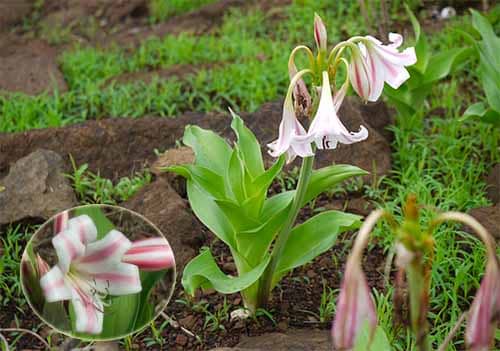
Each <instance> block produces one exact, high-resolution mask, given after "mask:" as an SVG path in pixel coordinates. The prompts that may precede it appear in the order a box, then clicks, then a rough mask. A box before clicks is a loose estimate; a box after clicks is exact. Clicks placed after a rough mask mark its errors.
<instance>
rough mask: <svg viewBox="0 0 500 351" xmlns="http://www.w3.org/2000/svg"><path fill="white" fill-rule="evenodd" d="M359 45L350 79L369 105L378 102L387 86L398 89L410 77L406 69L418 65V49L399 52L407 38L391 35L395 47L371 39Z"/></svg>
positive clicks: (392, 44)
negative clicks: (370, 102) (385, 83)
mask: <svg viewBox="0 0 500 351" xmlns="http://www.w3.org/2000/svg"><path fill="white" fill-rule="evenodd" d="M364 38H365V40H363V41H362V42H360V43H358V49H357V50H356V49H355V50H352V59H351V62H350V65H349V78H350V80H351V84H352V87H353V88H354V90H355V91H356V93H357V94H358V95H359V96H360V97H361V98H363V99H364V100H367V101H377V100H378V98H379V97H380V95H381V94H382V90H383V88H384V82H387V84H389V85H390V86H391V87H392V88H394V89H397V88H399V87H400V86H401V84H403V83H404V82H405V81H406V80H407V79H408V78H410V74H409V73H408V71H407V70H406V68H405V67H406V66H411V65H413V64H415V63H416V62H417V56H416V54H415V48H413V47H409V48H406V49H404V50H403V51H401V52H400V51H399V50H398V48H399V47H400V46H401V44H402V43H403V37H402V36H401V35H400V34H397V33H389V41H390V42H391V44H388V45H383V44H382V42H381V41H379V40H378V39H376V38H374V37H372V36H370V35H368V36H366V37H364Z"/></svg>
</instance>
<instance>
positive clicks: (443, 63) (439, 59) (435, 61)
mask: <svg viewBox="0 0 500 351" xmlns="http://www.w3.org/2000/svg"><path fill="white" fill-rule="evenodd" d="M472 54H473V49H472V48H455V49H451V50H447V51H445V52H441V53H439V54H436V55H433V56H432V57H431V58H430V59H429V66H428V67H427V70H426V71H425V81H424V82H423V84H427V83H431V82H435V81H437V80H440V79H442V78H444V77H446V76H447V75H448V74H450V72H451V71H452V70H453V68H454V67H455V66H456V65H457V64H459V63H460V62H462V61H464V60H465V59H466V58H468V57H470V55H472ZM427 92H428V90H427Z"/></svg>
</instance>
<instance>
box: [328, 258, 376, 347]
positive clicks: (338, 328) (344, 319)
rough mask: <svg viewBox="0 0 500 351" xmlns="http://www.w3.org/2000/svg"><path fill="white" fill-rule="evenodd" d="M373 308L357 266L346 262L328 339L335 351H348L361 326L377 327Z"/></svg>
mask: <svg viewBox="0 0 500 351" xmlns="http://www.w3.org/2000/svg"><path fill="white" fill-rule="evenodd" d="M375 311H376V310H375V304H374V303H373V298H372V296H371V294H370V289H369V287H368V283H367V282H366V278H365V275H364V274H363V271H362V270H361V267H360V265H359V262H354V261H352V260H350V261H348V263H347V267H346V271H345V275H344V281H343V282H342V286H341V288H340V294H339V298H338V301H337V310H336V313H335V320H334V322H333V325H332V336H333V341H334V344H335V349H336V350H352V348H353V347H354V344H355V342H356V339H357V337H358V336H359V333H360V332H361V331H362V329H363V326H364V324H365V323H366V322H368V324H369V326H370V330H371V332H373V331H374V330H375V328H376V327H377V315H376V312H375Z"/></svg>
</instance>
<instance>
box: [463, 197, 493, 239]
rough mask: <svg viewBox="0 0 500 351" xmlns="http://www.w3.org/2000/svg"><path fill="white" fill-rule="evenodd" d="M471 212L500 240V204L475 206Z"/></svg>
mask: <svg viewBox="0 0 500 351" xmlns="http://www.w3.org/2000/svg"><path fill="white" fill-rule="evenodd" d="M469 214H470V215H471V216H472V217H474V218H475V219H477V220H478V221H479V223H481V224H482V225H483V226H484V227H485V228H486V229H487V230H488V232H490V234H491V235H493V236H494V237H495V239H496V240H497V242H500V205H498V204H497V205H495V206H489V207H479V208H475V209H473V210H471V211H470V212H469ZM468 231H470V230H468Z"/></svg>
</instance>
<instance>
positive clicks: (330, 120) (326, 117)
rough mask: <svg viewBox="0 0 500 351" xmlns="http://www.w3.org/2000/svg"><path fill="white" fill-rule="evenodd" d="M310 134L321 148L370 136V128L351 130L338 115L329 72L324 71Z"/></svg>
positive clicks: (329, 147) (353, 141) (334, 146)
mask: <svg viewBox="0 0 500 351" xmlns="http://www.w3.org/2000/svg"><path fill="white" fill-rule="evenodd" d="M308 136H309V138H310V139H311V140H314V141H315V142H316V146H317V147H318V148H319V149H335V148H336V147H337V144H338V143H339V142H340V143H342V144H352V143H355V142H358V141H362V140H364V139H366V138H367V137H368V130H367V129H366V128H365V127H363V126H361V128H360V130H359V132H357V133H353V132H349V131H348V130H347V128H346V127H345V126H344V125H343V124H342V122H341V121H340V119H339V118H338V116H337V111H336V108H335V105H334V102H333V98H332V92H331V88H330V81H329V77H328V73H327V72H326V71H324V72H323V85H322V88H321V98H320V101H319V106H318V111H317V112H316V116H315V117H314V119H313V121H312V123H311V126H310V128H309V132H308Z"/></svg>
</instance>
